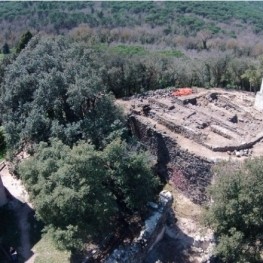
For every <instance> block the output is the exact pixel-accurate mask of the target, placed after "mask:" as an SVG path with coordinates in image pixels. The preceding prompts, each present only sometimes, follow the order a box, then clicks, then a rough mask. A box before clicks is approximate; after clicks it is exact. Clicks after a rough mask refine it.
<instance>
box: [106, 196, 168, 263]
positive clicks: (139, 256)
mask: <svg viewBox="0 0 263 263" xmlns="http://www.w3.org/2000/svg"><path fill="white" fill-rule="evenodd" d="M172 202H173V197H172V194H171V193H170V192H168V191H162V192H161V193H160V195H159V203H158V205H157V204H152V205H151V207H152V209H153V212H152V215H151V216H150V217H149V218H148V219H147V220H146V221H145V224H144V227H143V230H142V231H141V233H140V235H139V237H138V238H136V239H135V240H134V241H133V242H132V244H131V245H127V246H121V247H119V248H118V249H115V250H114V251H113V253H112V254H111V255H110V256H109V257H108V258H107V259H106V260H105V261H104V262H105V263H118V262H125V263H141V262H143V260H144V259H145V257H146V255H147V253H148V252H149V251H150V250H151V249H152V248H153V247H154V245H155V244H156V243H157V242H158V241H159V240H160V239H162V237H163V234H164V232H165V225H166V221H167V217H168V215H169V212H170V209H171V205H172Z"/></svg>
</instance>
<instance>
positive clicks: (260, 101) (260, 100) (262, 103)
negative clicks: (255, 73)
mask: <svg viewBox="0 0 263 263" xmlns="http://www.w3.org/2000/svg"><path fill="white" fill-rule="evenodd" d="M254 107H255V109H257V110H259V111H262V112H263V79H262V82H261V87H260V91H259V92H257V94H256V98H255V104H254Z"/></svg>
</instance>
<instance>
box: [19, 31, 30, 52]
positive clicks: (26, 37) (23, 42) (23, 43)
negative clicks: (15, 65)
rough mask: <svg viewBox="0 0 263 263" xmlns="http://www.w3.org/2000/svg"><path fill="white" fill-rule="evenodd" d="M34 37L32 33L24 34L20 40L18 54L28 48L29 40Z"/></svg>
mask: <svg viewBox="0 0 263 263" xmlns="http://www.w3.org/2000/svg"><path fill="white" fill-rule="evenodd" d="M32 37H33V35H32V34H31V32H30V31H27V32H26V33H24V34H23V35H22V36H21V38H20V40H19V43H18V45H17V47H16V53H20V52H21V50H22V49H24V48H25V47H26V45H27V44H28V42H29V40H30V39H31V38H32Z"/></svg>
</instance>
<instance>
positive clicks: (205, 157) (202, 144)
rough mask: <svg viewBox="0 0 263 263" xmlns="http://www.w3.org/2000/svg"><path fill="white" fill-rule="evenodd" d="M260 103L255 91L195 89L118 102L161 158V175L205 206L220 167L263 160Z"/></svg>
mask: <svg viewBox="0 0 263 263" xmlns="http://www.w3.org/2000/svg"><path fill="white" fill-rule="evenodd" d="M262 95H263V94H262ZM260 96H261V95H260ZM254 101H255V96H254V95H253V94H251V93H249V92H239V91H228V90H223V89H209V90H207V89H201V88H193V93H192V94H190V95H186V96H180V97H179V96H178V97H177V96H174V95H173V90H172V89H166V90H156V91H151V92H147V93H145V94H142V95H136V96H133V97H131V98H128V99H125V100H121V101H118V103H119V104H120V105H122V106H123V107H124V109H125V111H126V113H127V114H128V116H129V126H130V129H131V131H132V133H133V134H134V135H136V136H137V137H138V138H139V140H140V141H141V142H142V143H143V144H144V145H145V146H146V147H147V149H148V150H149V151H150V152H151V153H152V155H153V156H156V159H157V165H156V169H157V172H158V173H159V174H160V175H162V176H164V177H166V178H168V179H169V180H170V181H172V182H173V183H174V185H175V187H176V188H178V189H179V190H181V191H182V192H183V193H184V194H185V195H186V196H187V197H189V198H190V199H191V200H193V201H195V202H197V203H202V202H203V201H205V200H206V195H205V190H206V187H207V186H208V185H209V184H210V183H211V179H212V175H211V174H212V173H211V167H212V166H213V164H214V163H215V162H217V161H219V160H228V159H230V158H231V159H237V160H243V159H245V158H247V157H251V156H260V155H263V115H262V113H261V112H260V111H258V110H257V109H255V108H254V107H253V105H254Z"/></svg>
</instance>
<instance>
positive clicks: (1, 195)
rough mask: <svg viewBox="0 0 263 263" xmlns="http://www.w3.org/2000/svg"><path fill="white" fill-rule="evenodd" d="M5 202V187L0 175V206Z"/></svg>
mask: <svg viewBox="0 0 263 263" xmlns="http://www.w3.org/2000/svg"><path fill="white" fill-rule="evenodd" d="M6 203H7V197H6V193H5V187H4V185H3V182H2V178H1V176H0V207H1V206H3V205H5V204H6Z"/></svg>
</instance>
